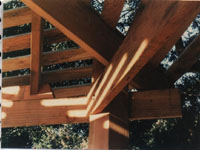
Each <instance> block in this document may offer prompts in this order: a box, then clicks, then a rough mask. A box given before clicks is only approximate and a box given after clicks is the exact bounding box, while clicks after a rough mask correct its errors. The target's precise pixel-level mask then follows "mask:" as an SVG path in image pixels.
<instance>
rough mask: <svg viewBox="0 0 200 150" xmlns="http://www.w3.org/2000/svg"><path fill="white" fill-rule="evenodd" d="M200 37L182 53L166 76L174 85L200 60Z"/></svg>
mask: <svg viewBox="0 0 200 150" xmlns="http://www.w3.org/2000/svg"><path fill="white" fill-rule="evenodd" d="M199 43H200V35H199V36H197V37H196V38H195V39H194V40H193V41H192V42H191V43H190V45H189V46H188V47H187V48H186V49H185V50H184V51H183V52H182V53H181V55H180V56H179V58H178V59H177V60H176V61H175V62H174V63H173V64H172V66H170V68H169V69H168V70H167V72H166V76H167V77H168V78H169V79H170V80H171V83H172V84H173V83H174V82H175V81H176V80H178V78H180V77H181V76H182V75H183V74H184V73H186V72H187V71H189V70H190V68H192V66H193V65H194V64H195V63H196V62H197V61H198V60H199V59H200V46H199Z"/></svg>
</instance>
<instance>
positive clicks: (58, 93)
mask: <svg viewBox="0 0 200 150" xmlns="http://www.w3.org/2000/svg"><path fill="white" fill-rule="evenodd" d="M90 88H91V85H79V86H71V87H62V88H56V89H52V91H53V93H54V96H55V98H64V97H77V96H86V95H87V94H88V92H89V90H90Z"/></svg>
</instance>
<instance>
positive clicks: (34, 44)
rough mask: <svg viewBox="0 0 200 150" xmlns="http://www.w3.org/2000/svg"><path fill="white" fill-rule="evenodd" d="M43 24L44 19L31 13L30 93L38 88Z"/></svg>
mask: <svg viewBox="0 0 200 150" xmlns="http://www.w3.org/2000/svg"><path fill="white" fill-rule="evenodd" d="M43 26H44V20H43V19H42V18H41V17H40V16H38V15H37V14H36V13H35V12H33V13H32V25H31V64H30V70H31V73H30V74H31V76H30V86H31V88H30V90H31V92H30V93H31V94H37V93H38V92H39V88H40V72H41V63H40V62H41V54H42V49H43Z"/></svg>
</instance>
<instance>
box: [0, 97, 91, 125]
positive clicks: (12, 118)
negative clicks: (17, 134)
mask: <svg viewBox="0 0 200 150" xmlns="http://www.w3.org/2000/svg"><path fill="white" fill-rule="evenodd" d="M84 109H85V98H84V97H78V98H64V99H40V100H18V101H12V100H8V99H3V100H2V111H1V116H2V119H1V120H2V124H1V125H2V128H6V127H20V126H35V125H53V124H65V123H86V122H88V121H89V118H88V117H85V115H84ZM77 114H78V115H77Z"/></svg>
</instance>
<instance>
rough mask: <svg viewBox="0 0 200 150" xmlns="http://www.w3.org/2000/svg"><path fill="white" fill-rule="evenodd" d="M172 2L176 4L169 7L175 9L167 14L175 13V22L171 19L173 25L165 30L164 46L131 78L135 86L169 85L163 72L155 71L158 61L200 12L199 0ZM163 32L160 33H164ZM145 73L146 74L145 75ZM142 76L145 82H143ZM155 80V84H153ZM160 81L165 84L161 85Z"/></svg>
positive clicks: (144, 87)
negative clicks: (166, 34) (167, 33)
mask: <svg viewBox="0 0 200 150" xmlns="http://www.w3.org/2000/svg"><path fill="white" fill-rule="evenodd" d="M142 2H143V3H146V0H143V1H142ZM165 2H166V1H163V3H165ZM174 3H177V4H175V5H174V6H172V7H171V8H170V9H171V10H175V9H176V8H177V11H174V12H172V11H169V14H168V16H170V14H172V13H176V15H174V22H177V23H173V21H172V22H171V26H173V27H171V28H169V29H168V30H166V31H165V32H169V33H170V35H169V36H168V38H167V40H165V41H163V44H164V46H163V47H160V48H159V50H158V52H157V53H156V54H155V55H154V56H153V58H151V60H150V61H149V63H148V64H147V65H145V66H144V67H143V69H142V70H141V71H140V72H139V73H138V75H136V78H134V79H133V83H136V86H137V85H138V84H139V85H140V87H141V88H140V89H149V88H153V89H158V88H167V87H169V85H168V84H167V82H168V81H166V80H163V79H165V75H164V73H163V72H157V71H156V70H160V68H159V65H160V62H161V61H162V60H163V59H164V57H165V56H166V54H167V53H168V52H169V50H170V49H171V48H172V47H173V45H174V44H175V43H176V42H177V41H178V40H179V38H180V36H181V35H182V34H183V33H184V31H185V30H186V29H187V28H188V26H189V25H190V24H191V22H192V21H193V20H194V19H195V17H196V16H197V15H198V13H199V12H200V1H195V2H194V1H193V2H192V1H180V2H178V1H174ZM187 6H188V7H187ZM184 7H185V8H184ZM179 10H182V11H179ZM188 14H190V15H188ZM175 16H176V17H175ZM144 20H145V19H144ZM161 26H162V25H161ZM165 32H164V33H162V34H165ZM147 74H148V76H146V75H147ZM144 76H145V82H143V79H144ZM152 77H153V78H152ZM149 81H152V82H149ZM155 82H156V83H157V84H154V83H155ZM152 83H153V84H152ZM162 83H165V84H164V85H163V84H162Z"/></svg>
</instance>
